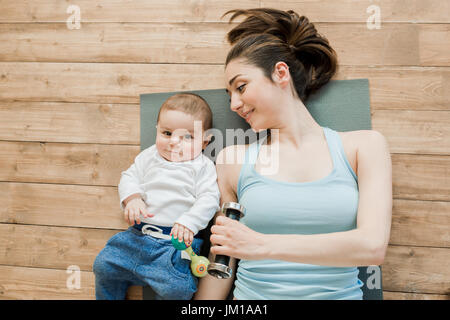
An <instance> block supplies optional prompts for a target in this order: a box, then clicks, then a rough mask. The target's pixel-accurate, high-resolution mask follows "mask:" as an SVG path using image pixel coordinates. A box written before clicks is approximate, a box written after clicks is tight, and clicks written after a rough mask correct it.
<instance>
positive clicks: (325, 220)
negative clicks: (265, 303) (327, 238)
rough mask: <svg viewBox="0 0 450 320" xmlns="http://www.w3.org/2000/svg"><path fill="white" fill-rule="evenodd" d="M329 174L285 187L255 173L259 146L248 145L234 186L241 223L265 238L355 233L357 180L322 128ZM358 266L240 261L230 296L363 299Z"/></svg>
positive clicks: (333, 135)
mask: <svg viewBox="0 0 450 320" xmlns="http://www.w3.org/2000/svg"><path fill="white" fill-rule="evenodd" d="M323 131H324V134H325V138H326V140H327V144H328V149H329V152H330V155H331V158H332V161H333V170H332V172H331V173H330V174H329V175H328V176H326V177H324V178H322V179H319V180H315V181H311V182H284V181H277V180H273V179H270V178H268V177H266V176H263V175H261V174H259V173H258V172H256V171H255V169H254V164H255V162H256V159H257V158H258V153H259V149H260V146H261V144H262V142H263V141H261V140H260V141H256V142H254V143H253V144H251V145H249V147H248V149H247V151H246V154H245V160H246V161H245V163H244V164H243V165H242V168H241V172H240V176H239V181H238V185H237V197H238V201H239V203H240V204H242V205H243V206H244V207H245V209H246V214H245V217H243V218H242V219H241V222H242V223H244V224H245V225H246V226H248V227H249V228H251V229H253V230H255V231H257V232H261V233H266V234H321V233H331V232H340V231H347V230H352V229H355V228H356V214H357V209H358V194H359V193H358V183H357V176H356V174H355V173H354V171H353V169H352V168H351V166H350V164H349V162H348V160H347V157H346V155H345V153H344V149H343V146H342V142H341V139H340V136H339V134H338V133H337V132H336V131H334V130H332V129H329V128H326V127H323ZM362 286H363V283H362V282H361V281H360V280H359V279H358V268H357V267H329V266H319V265H311V264H302V263H295V262H286V261H279V260H256V261H254V260H240V262H239V268H238V270H237V273H236V281H235V290H234V292H233V294H234V296H235V297H236V299H238V300H241V299H242V300H244V299H248V300H260V299H270V300H281V299H283V300H288V299H317V300H324V299H347V300H349V299H362V290H361V287H362Z"/></svg>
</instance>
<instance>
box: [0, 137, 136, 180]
mask: <svg viewBox="0 0 450 320" xmlns="http://www.w3.org/2000/svg"><path fill="white" fill-rule="evenodd" d="M0 150H2V153H1V154H0V181H16V182H44V183H45V182H51V183H60V184H84V185H106V186H117V185H118V183H119V180H120V174H121V172H122V171H124V170H126V169H128V168H129V166H130V165H131V164H132V163H133V162H134V158H135V157H136V156H137V154H138V153H139V151H140V148H139V146H125V145H98V144H64V143H39V142H6V141H0Z"/></svg>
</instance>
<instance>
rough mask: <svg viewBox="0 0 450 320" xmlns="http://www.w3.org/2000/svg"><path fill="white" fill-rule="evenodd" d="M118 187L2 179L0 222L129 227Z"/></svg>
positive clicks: (105, 227)
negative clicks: (4, 180) (120, 203)
mask: <svg viewBox="0 0 450 320" xmlns="http://www.w3.org/2000/svg"><path fill="white" fill-rule="evenodd" d="M119 201H120V199H119V196H118V192H117V187H97V186H76V185H60V184H43V183H39V184H34V183H10V182H0V203H2V206H0V222H4V223H19V224H33V225H46V226H66V227H82V228H104V229H121V230H123V229H126V228H127V227H128V225H127V223H126V222H125V220H124V218H123V213H122V210H121V209H120V205H119Z"/></svg>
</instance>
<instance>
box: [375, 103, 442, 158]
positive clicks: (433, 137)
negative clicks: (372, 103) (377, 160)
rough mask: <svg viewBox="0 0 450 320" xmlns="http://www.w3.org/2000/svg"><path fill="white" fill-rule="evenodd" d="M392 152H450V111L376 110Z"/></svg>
mask: <svg viewBox="0 0 450 320" xmlns="http://www.w3.org/2000/svg"><path fill="white" fill-rule="evenodd" d="M372 127H373V128H374V129H375V130H379V131H380V132H381V133H383V134H384V136H385V137H386V139H387V140H388V143H389V150H390V151H391V152H392V153H415V154H440V155H450V139H448V137H449V136H450V111H416V110H396V111H392V110H373V111H372Z"/></svg>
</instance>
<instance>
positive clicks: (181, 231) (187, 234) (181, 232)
mask: <svg viewBox="0 0 450 320" xmlns="http://www.w3.org/2000/svg"><path fill="white" fill-rule="evenodd" d="M170 235H171V236H173V237H174V238H175V239H178V241H180V239H181V241H183V240H184V243H185V244H186V247H190V246H191V244H192V241H194V233H193V232H192V231H191V230H189V229H188V228H186V227H185V226H183V225H182V224H179V223H175V224H174V225H173V227H172V230H171V231H170ZM181 241H180V242H181Z"/></svg>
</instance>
